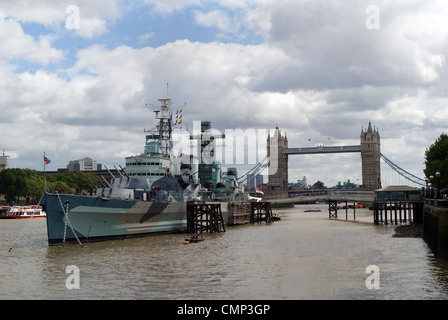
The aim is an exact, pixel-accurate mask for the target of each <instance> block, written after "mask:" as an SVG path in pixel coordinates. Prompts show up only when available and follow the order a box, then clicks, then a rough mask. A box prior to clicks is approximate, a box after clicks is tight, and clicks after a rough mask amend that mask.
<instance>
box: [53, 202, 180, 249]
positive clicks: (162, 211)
mask: <svg viewBox="0 0 448 320" xmlns="http://www.w3.org/2000/svg"><path fill="white" fill-rule="evenodd" d="M44 206H45V211H46V213H47V233H48V243H49V245H57V244H62V243H75V242H77V241H78V239H79V241H81V242H92V241H102V240H111V239H125V238H132V237H141V236H147V235H152V234H163V233H176V232H183V231H185V228H186V223H187V214H186V203H185V202H155V201H140V200H122V199H109V198H102V197H89V196H77V195H69V194H51V193H46V194H45V201H44ZM64 212H68V214H67V216H68V219H66V218H65V213H64Z"/></svg>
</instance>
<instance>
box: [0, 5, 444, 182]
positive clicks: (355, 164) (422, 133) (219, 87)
mask: <svg viewBox="0 0 448 320" xmlns="http://www.w3.org/2000/svg"><path fill="white" fill-rule="evenodd" d="M446 17H448V4H447V3H446V1H445V0H425V1H422V0H418V1H417V0H366V1H364V0H344V1H333V0H221V1H216V0H141V1H138V0H134V1H121V0H95V1H87V0H79V1H74V0H70V1H68V0H67V1H66V0H60V1H54V0H38V1H25V0H16V1H8V0H0V39H1V43H2V45H1V46H0V114H1V116H0V133H1V134H0V148H2V149H3V150H4V152H5V154H6V155H9V156H10V166H11V167H15V168H30V169H36V170H43V160H42V157H43V154H44V153H45V155H46V156H47V157H48V158H49V159H50V160H51V163H50V164H48V165H47V166H46V170H48V171H53V170H57V169H58V168H66V166H67V164H68V163H69V161H71V160H77V159H81V158H84V157H90V158H93V159H94V160H97V161H98V163H101V164H103V165H106V166H108V167H113V165H116V166H118V165H121V166H124V165H125V161H124V159H125V157H127V156H130V155H137V154H140V153H142V152H143V148H144V143H145V132H144V130H145V129H151V128H153V127H154V126H155V125H156V121H155V119H154V117H153V112H152V111H153V110H152V109H153V107H154V106H155V105H157V103H158V102H157V99H159V98H164V97H166V96H167V95H168V96H169V97H170V98H171V99H172V101H173V110H178V109H179V108H183V113H182V114H183V125H182V126H183V128H184V129H188V130H191V129H192V128H193V124H194V122H198V121H202V120H208V121H211V123H212V127H213V128H215V129H216V130H217V131H220V132H223V133H224V132H225V130H237V129H240V130H242V131H244V132H246V130H259V132H267V130H274V129H275V127H276V126H277V125H278V127H279V129H280V130H281V132H282V133H283V134H285V133H286V135H287V137H288V141H289V147H290V148H294V147H306V146H317V145H327V146H328V145H359V144H360V134H361V131H362V130H363V129H366V128H367V126H368V124H369V121H371V123H372V126H374V127H375V128H378V130H379V133H380V136H381V152H382V153H383V154H384V155H386V156H387V157H388V158H389V159H390V160H391V161H393V162H394V163H396V164H397V165H398V166H400V167H402V168H403V169H405V170H407V171H408V172H410V173H412V174H415V175H417V176H419V177H422V178H423V177H424V176H423V169H424V161H425V157H424V156H425V150H426V149H427V148H428V147H429V146H430V145H431V144H433V143H434V142H435V141H436V139H437V138H438V137H439V136H440V135H441V134H442V133H444V132H447V124H448V103H447V102H448V97H447V96H448V91H447V88H448V72H447V65H446V63H447V61H446V55H447V53H448V19H446ZM167 84H168V86H167ZM263 130H264V131H263ZM261 145H262V144H261ZM258 151H259V152H262V151H261V150H258ZM238 165H239V163H238ZM245 165H246V166H241V168H243V167H244V168H248V167H251V166H253V165H251V164H250V163H245ZM234 166H235V164H234V163H224V164H223V167H234ZM381 168H382V172H383V176H384V178H383V180H384V181H383V186H384V185H387V184H407V182H406V181H404V182H402V181H395V180H393V179H398V178H399V177H398V178H393V176H394V173H393V172H392V171H391V169H388V168H387V165H385V163H384V162H382V163H381ZM395 175H396V174H395ZM303 176H305V177H306V178H307V181H308V183H314V182H316V181H318V180H320V181H323V182H324V183H325V184H326V185H327V186H333V185H336V184H337V183H338V181H342V182H344V181H347V179H350V180H351V182H354V183H361V157H360V154H359V153H353V154H329V155H307V156H302V155H300V156H299V155H296V156H290V158H289V180H290V182H295V181H296V180H299V179H302V177H303ZM396 176H398V175H396ZM386 179H389V180H388V181H386ZM389 181H391V182H389Z"/></svg>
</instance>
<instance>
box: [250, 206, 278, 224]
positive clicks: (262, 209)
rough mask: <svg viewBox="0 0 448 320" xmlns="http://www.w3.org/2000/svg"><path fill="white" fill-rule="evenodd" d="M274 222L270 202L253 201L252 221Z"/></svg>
mask: <svg viewBox="0 0 448 320" xmlns="http://www.w3.org/2000/svg"><path fill="white" fill-rule="evenodd" d="M262 221H264V222H266V223H271V222H274V216H273V214H272V209H271V203H270V202H252V203H251V223H255V222H258V223H259V222H262Z"/></svg>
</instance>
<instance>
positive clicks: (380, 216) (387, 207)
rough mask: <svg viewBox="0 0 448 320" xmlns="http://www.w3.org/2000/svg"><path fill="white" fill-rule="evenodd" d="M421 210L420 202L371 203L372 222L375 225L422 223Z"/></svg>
mask: <svg viewBox="0 0 448 320" xmlns="http://www.w3.org/2000/svg"><path fill="white" fill-rule="evenodd" d="M423 208H424V204H423V202H422V201H375V202H374V203H373V222H374V224H376V225H378V224H382V223H384V224H388V223H395V224H398V223H407V222H410V223H422V222H423ZM388 214H389V217H388Z"/></svg>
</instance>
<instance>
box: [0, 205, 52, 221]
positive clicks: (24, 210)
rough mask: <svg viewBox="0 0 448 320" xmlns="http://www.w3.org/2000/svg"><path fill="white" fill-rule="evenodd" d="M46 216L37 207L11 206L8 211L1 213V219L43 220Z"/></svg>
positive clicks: (39, 207)
mask: <svg viewBox="0 0 448 320" xmlns="http://www.w3.org/2000/svg"><path fill="white" fill-rule="evenodd" d="M46 216H47V215H46V213H45V211H44V210H42V207H41V206H39V205H32V206H12V207H10V208H9V210H7V211H5V212H2V214H1V216H0V218H1V219H29V218H45V217H46Z"/></svg>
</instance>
